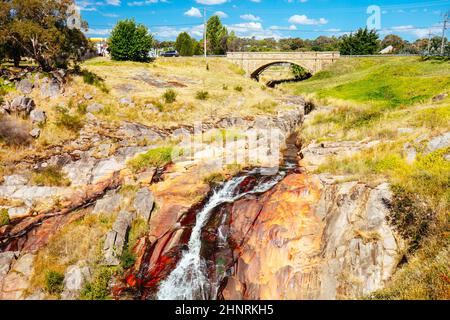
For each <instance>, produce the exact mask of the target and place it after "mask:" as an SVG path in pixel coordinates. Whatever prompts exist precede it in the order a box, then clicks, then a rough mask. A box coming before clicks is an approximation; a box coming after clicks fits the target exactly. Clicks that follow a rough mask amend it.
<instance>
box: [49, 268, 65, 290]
mask: <svg viewBox="0 0 450 320" xmlns="http://www.w3.org/2000/svg"><path fill="white" fill-rule="evenodd" d="M63 282H64V274H62V273H60V272H57V271H53V270H49V271H47V272H46V274H45V291H46V292H47V293H49V294H52V295H58V294H60V293H61V292H62V291H63V289H64V284H63Z"/></svg>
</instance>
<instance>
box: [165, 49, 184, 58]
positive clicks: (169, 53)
mask: <svg viewBox="0 0 450 320" xmlns="http://www.w3.org/2000/svg"><path fill="white" fill-rule="evenodd" d="M179 56H180V54H179V53H178V51H176V50H173V51H166V52H163V53H161V57H169V58H172V57H179Z"/></svg>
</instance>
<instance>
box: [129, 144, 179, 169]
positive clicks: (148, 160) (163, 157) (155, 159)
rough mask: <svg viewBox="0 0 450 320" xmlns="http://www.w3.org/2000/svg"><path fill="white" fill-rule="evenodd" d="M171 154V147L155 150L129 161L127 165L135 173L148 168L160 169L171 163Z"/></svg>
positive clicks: (172, 149)
mask: <svg viewBox="0 0 450 320" xmlns="http://www.w3.org/2000/svg"><path fill="white" fill-rule="evenodd" d="M173 152H174V148H173V147H172V146H166V147H159V148H155V149H152V150H149V151H148V152H147V153H144V154H141V155H138V156H137V157H135V158H134V159H132V160H130V161H129V162H128V165H129V166H130V167H131V169H132V170H133V171H135V172H138V171H140V170H142V169H144V168H149V167H162V166H164V165H166V164H168V163H170V162H171V161H172V154H173Z"/></svg>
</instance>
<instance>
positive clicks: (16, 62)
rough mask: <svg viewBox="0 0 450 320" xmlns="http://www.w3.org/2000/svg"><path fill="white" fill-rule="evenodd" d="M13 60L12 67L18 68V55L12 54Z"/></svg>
mask: <svg viewBox="0 0 450 320" xmlns="http://www.w3.org/2000/svg"><path fill="white" fill-rule="evenodd" d="M13 60H14V67H15V68H19V67H20V55H19V54H14V56H13Z"/></svg>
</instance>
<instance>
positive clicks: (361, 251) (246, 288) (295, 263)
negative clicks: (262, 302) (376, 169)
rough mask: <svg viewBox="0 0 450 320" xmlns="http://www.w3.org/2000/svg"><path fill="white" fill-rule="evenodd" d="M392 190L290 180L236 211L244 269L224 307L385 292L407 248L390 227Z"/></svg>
mask: <svg viewBox="0 0 450 320" xmlns="http://www.w3.org/2000/svg"><path fill="white" fill-rule="evenodd" d="M389 199H390V191H389V186H388V185H386V184H384V185H380V186H379V187H377V188H375V189H372V188H370V187H368V186H367V185H364V184H361V183H357V182H350V183H344V184H326V183H322V182H320V179H313V180H310V179H308V178H306V176H305V175H299V174H294V175H290V176H288V177H287V178H286V179H285V180H284V181H283V182H281V183H280V184H279V185H278V186H277V187H276V188H275V190H274V191H273V192H272V193H270V194H266V195H263V196H262V197H261V198H260V199H245V200H242V201H239V202H237V203H235V204H234V205H233V208H232V210H231V214H232V218H231V221H232V224H231V226H230V236H231V238H232V240H231V241H232V242H233V243H236V244H238V245H237V246H236V248H235V250H234V253H233V255H234V256H237V257H238V258H237V263H236V264H235V265H234V266H233V268H232V276H230V277H229V278H228V279H227V281H226V286H225V289H224V290H223V291H222V296H223V298H225V299H257V300H258V299H355V298H361V297H363V296H365V295H367V294H369V293H371V292H373V291H375V290H377V289H379V288H381V287H382V286H383V284H384V283H385V282H386V281H387V280H389V278H390V277H391V276H392V274H393V272H394V270H395V267H396V265H397V263H398V258H399V252H400V251H401V244H400V243H397V240H396V238H395V235H394V232H393V231H392V228H390V227H389V226H388V224H387V219H386V215H387V214H388V209H387V207H386V203H387V202H388V201H389Z"/></svg>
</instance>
